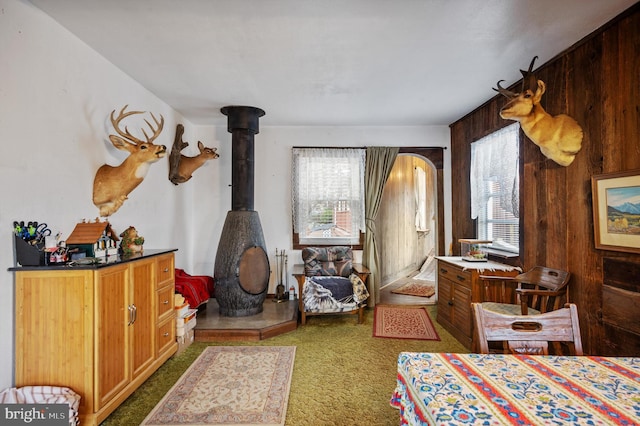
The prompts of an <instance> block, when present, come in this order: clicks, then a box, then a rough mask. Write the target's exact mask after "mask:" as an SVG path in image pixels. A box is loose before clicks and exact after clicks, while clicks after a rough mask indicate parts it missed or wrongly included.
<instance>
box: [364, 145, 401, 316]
mask: <svg viewBox="0 0 640 426" xmlns="http://www.w3.org/2000/svg"><path fill="white" fill-rule="evenodd" d="M399 150H400V148H397V147H395V148H394V147H367V159H366V166H365V172H364V173H365V176H364V180H365V183H364V186H365V189H364V194H365V199H364V211H365V225H366V233H365V239H364V249H363V251H362V263H363V264H364V265H365V266H366V267H367V268H369V270H370V271H371V275H370V276H369V281H368V284H369V295H370V296H369V300H368V301H367V304H368V305H369V307H374V306H375V305H376V303H379V302H380V274H379V273H378V264H379V263H380V262H379V260H380V257H379V254H378V248H377V245H376V223H375V220H376V217H377V216H378V209H379V208H380V201H381V200H382V190H383V189H384V185H385V183H386V182H387V179H388V178H389V174H390V173H391V168H392V167H393V163H394V162H395V161H396V157H397V156H398V151H399Z"/></svg>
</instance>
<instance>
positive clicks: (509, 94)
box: [493, 80, 518, 99]
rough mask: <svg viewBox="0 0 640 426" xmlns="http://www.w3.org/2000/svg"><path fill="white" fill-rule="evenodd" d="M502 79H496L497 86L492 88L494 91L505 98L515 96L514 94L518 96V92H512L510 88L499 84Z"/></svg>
mask: <svg viewBox="0 0 640 426" xmlns="http://www.w3.org/2000/svg"><path fill="white" fill-rule="evenodd" d="M503 81H504V80H500V81H498V88H497V89H496V88H495V87H494V88H493V90H495V91H496V92H498V93H500V94H501V95H503V96H506V97H507V98H509V99H511V98H515V97H516V96H518V93H516V92H512V91H511V90H507V89H505V88H504V87H502V86H500V83H502V82H503Z"/></svg>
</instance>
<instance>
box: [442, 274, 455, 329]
mask: <svg viewBox="0 0 640 426" xmlns="http://www.w3.org/2000/svg"><path fill="white" fill-rule="evenodd" d="M452 297H453V284H452V283H451V281H449V280H447V279H445V278H444V277H442V276H439V277H438V321H445V322H447V323H449V324H451V323H452V315H451V313H452V307H451V303H453V302H452Z"/></svg>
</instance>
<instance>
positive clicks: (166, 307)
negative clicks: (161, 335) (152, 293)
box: [156, 286, 173, 318]
mask: <svg viewBox="0 0 640 426" xmlns="http://www.w3.org/2000/svg"><path fill="white" fill-rule="evenodd" d="M156 295H157V297H158V300H157V306H158V311H157V314H158V318H162V317H163V316H165V315H166V314H167V313H168V312H173V286H167V287H165V288H163V289H160V290H158V291H156Z"/></svg>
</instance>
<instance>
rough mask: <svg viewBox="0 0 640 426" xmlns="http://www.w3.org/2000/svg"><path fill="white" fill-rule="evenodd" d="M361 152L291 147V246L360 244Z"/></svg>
mask: <svg viewBox="0 0 640 426" xmlns="http://www.w3.org/2000/svg"><path fill="white" fill-rule="evenodd" d="M365 153H366V151H365V150H364V149H357V148H293V173H292V178H293V184H292V198H293V200H292V207H293V236H294V248H296V247H297V248H300V247H303V246H309V245H351V246H357V245H361V244H362V241H361V235H362V233H364V229H365V228H364V168H365Z"/></svg>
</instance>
